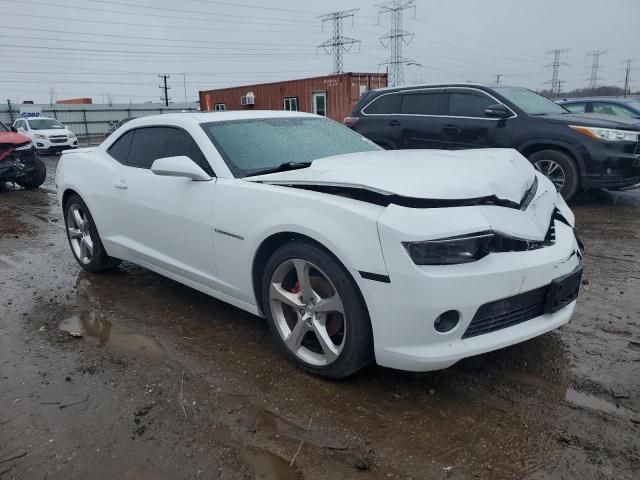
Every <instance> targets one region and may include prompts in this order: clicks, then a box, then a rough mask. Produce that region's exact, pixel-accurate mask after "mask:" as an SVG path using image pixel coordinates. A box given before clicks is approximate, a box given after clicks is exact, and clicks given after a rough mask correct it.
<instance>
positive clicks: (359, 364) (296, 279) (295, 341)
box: [262, 241, 373, 378]
mask: <svg viewBox="0 0 640 480" xmlns="http://www.w3.org/2000/svg"><path fill="white" fill-rule="evenodd" d="M262 292H263V305H264V310H265V313H266V315H267V321H268V322H269V326H270V328H271V330H272V331H273V333H274V334H275V335H276V338H277V339H278V342H279V343H280V345H281V347H282V348H283V349H284V350H285V351H286V353H287V355H288V356H289V358H290V359H292V360H293V361H294V362H295V363H296V364H297V365H298V366H299V367H301V368H302V369H303V370H306V371H308V372H311V373H314V374H316V375H320V376H323V377H327V378H343V377H346V376H349V375H351V374H353V373H355V372H356V371H358V370H360V369H361V368H363V367H365V366H366V365H367V364H368V363H370V362H371V361H372V359H373V335H372V333H371V323H370V320H369V315H368V312H367V309H366V307H365V304H364V301H363V299H362V297H361V295H360V292H359V290H358V288H357V286H356V285H355V283H354V281H353V279H352V278H351V276H350V275H349V273H348V272H347V271H346V270H345V268H344V267H343V266H342V265H341V264H340V263H339V262H338V261H337V260H336V259H335V258H334V257H332V256H331V255H330V254H328V253H327V252H326V251H324V250H323V249H322V248H320V247H318V246H316V245H313V244H312V243H306V242H299V241H294V242H290V243H287V244H285V245H283V246H282V247H280V248H279V249H278V250H276V252H275V253H274V254H273V255H272V257H271V258H270V259H269V260H268V262H267V265H266V268H265V273H264V276H263V282H262Z"/></svg>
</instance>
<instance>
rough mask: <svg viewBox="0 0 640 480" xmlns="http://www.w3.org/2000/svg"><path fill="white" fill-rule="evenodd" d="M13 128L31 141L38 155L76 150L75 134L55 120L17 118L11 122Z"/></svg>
mask: <svg viewBox="0 0 640 480" xmlns="http://www.w3.org/2000/svg"><path fill="white" fill-rule="evenodd" d="M13 126H14V127H15V128H16V130H17V131H18V132H20V133H22V134H23V135H26V136H27V137H29V138H30V139H31V142H32V143H33V144H34V145H35V147H36V149H37V150H38V152H39V153H59V152H61V151H62V150H68V149H70V148H78V138H77V137H76V134H75V133H73V132H72V131H71V130H69V129H68V128H67V127H65V126H64V125H63V124H61V123H60V122H59V121H58V120H56V119H55V118H49V117H36V118H19V119H17V120H16V121H15V122H13Z"/></svg>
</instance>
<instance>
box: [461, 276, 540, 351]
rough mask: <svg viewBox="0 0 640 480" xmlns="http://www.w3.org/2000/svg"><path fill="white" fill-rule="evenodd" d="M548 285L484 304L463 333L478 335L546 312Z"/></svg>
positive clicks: (471, 335) (465, 334) (470, 335)
mask: <svg viewBox="0 0 640 480" xmlns="http://www.w3.org/2000/svg"><path fill="white" fill-rule="evenodd" d="M548 288H549V287H548V285H545V286H544V287H540V288H536V289H535V290H531V291H529V292H525V293H521V294H519V295H515V296H513V297H509V298H505V299H503V300H497V301H495V302H491V303H486V304H484V305H482V306H481V307H480V308H479V309H478V311H477V312H476V314H475V316H474V317H473V320H471V323H470V324H469V326H468V327H467V330H466V331H465V332H464V335H462V338H463V339H464V338H470V337H476V336H478V335H484V334H485V333H491V332H495V331H497V330H501V329H503V328H507V327H511V326H513V325H517V324H519V323H523V322H526V321H527V320H531V319H532V318H535V317H539V316H540V315H542V314H543V313H544V302H545V298H546V295H547V289H548Z"/></svg>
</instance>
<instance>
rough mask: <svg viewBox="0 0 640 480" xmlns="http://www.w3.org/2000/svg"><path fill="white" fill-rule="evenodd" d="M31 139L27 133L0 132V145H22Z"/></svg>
mask: <svg viewBox="0 0 640 480" xmlns="http://www.w3.org/2000/svg"><path fill="white" fill-rule="evenodd" d="M30 141H31V140H30V139H29V137H27V136H26V135H23V134H21V133H15V132H1V133H0V145H21V144H23V143H27V142H30Z"/></svg>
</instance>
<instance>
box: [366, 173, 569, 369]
mask: <svg viewBox="0 0 640 480" xmlns="http://www.w3.org/2000/svg"><path fill="white" fill-rule="evenodd" d="M545 185H546V183H545ZM551 188H552V186H551V187H550V189H549V190H548V191H547V192H544V191H543V192H541V194H540V195H538V196H537V197H536V198H535V199H534V200H533V202H532V203H531V206H530V207H529V208H528V209H527V210H526V211H522V210H517V209H508V208H504V207H495V206H476V207H463V208H460V209H458V208H456V209H432V210H429V211H427V210H410V209H405V210H400V209H395V210H393V209H392V210H389V209H388V212H389V213H388V215H383V216H382V217H381V219H380V220H379V227H378V228H379V235H380V242H381V245H382V251H383V255H384V260H385V264H386V268H387V272H388V274H389V280H390V282H389V283H383V282H376V281H369V280H365V281H362V282H360V283H361V289H362V292H363V296H364V298H365V301H366V303H367V306H368V309H369V314H370V318H371V323H372V329H373V336H374V349H375V356H376V361H377V363H378V364H380V365H382V366H386V367H392V368H398V369H402V370H411V371H428V370H437V369H441V368H446V367H449V366H451V365H453V364H454V363H455V362H457V361H459V360H461V359H462V358H465V357H469V356H473V355H477V354H481V353H485V352H489V351H491V350H495V349H499V348H502V347H506V346H508V345H513V344H516V343H519V342H522V341H524V340H528V339H530V338H533V337H535V336H537V335H541V334H543V333H545V332H548V331H549V330H552V329H554V328H557V327H559V326H560V325H562V324H564V323H566V322H568V321H569V319H570V318H571V315H572V314H573V311H574V308H575V301H572V302H571V303H569V304H568V305H566V306H564V308H561V309H560V310H557V311H555V312H553V313H548V314H545V313H543V311H542V310H540V311H539V313H542V314H537V313H536V314H535V315H536V316H535V317H532V316H531V315H529V316H528V317H523V318H524V320H522V319H521V320H522V321H519V322H518V323H517V324H514V325H511V326H506V327H505V328H501V329H499V330H495V331H490V332H488V333H483V334H481V335H477V336H471V337H469V336H465V332H466V331H467V328H468V327H469V325H470V323H471V321H472V320H473V319H474V317H475V316H476V313H478V310H479V309H480V308H481V307H482V306H484V305H487V304H490V303H492V302H497V301H501V300H505V299H511V298H514V297H517V296H518V295H520V294H523V293H525V292H530V291H533V290H536V289H543V290H544V288H545V287H546V286H548V285H550V284H551V282H552V281H553V280H555V279H558V278H559V277H563V276H565V275H567V274H569V273H571V272H573V271H574V270H575V269H576V267H578V266H579V265H580V258H581V246H580V245H579V243H578V240H577V238H576V236H575V233H574V228H573V226H572V224H573V221H574V218H573V215H572V214H571V212H570V210H569V209H568V208H567V207H566V204H565V203H564V201H562V200H560V199H559V198H558V199H557V197H558V196H557V193H556V192H555V189H554V190H553V191H551ZM543 190H544V189H543ZM556 208H557V209H558V210H560V213H562V216H563V217H564V218H565V219H566V220H567V221H568V223H570V225H567V224H566V223H565V222H564V221H561V220H558V219H556V220H554V226H555V241H554V243H553V244H552V245H549V246H545V247H542V248H539V249H536V250H529V251H510V252H500V253H491V254H489V255H487V256H486V257H484V258H482V259H480V260H478V261H475V262H471V263H466V264H460V265H424V266H421V265H416V264H415V263H414V262H413V261H412V260H411V258H410V257H409V255H408V253H407V251H406V250H405V249H404V247H403V246H402V242H403V241H407V240H415V239H416V237H415V236H414V235H418V234H419V233H418V232H421V231H422V232H424V233H423V234H426V233H427V232H429V233H432V232H438V231H446V232H453V233H454V234H455V233H466V232H457V231H458V229H460V228H469V225H471V226H472V228H478V229H479V230H477V231H482V230H486V229H495V230H497V231H505V232H506V233H508V234H511V235H513V236H516V237H519V238H528V239H540V238H543V237H544V234H545V231H546V229H548V227H549V222H550V218H551V216H552V214H553V213H552V212H553V211H555V209H556ZM435 210H438V211H435ZM543 225H546V227H544V228H543ZM446 236H447V235H443V236H442V237H441V238H445V237H446ZM538 237H539V238H538ZM505 305H506V303H505ZM451 310H453V311H456V312H458V313H459V322H458V324H457V325H456V326H455V327H454V328H453V329H452V330H450V331H448V332H446V333H441V332H439V331H437V330H436V328H435V321H436V319H437V318H438V317H439V316H440V315H442V314H443V313H444V312H447V311H451ZM534 312H538V311H537V310H534ZM500 313H502V312H500Z"/></svg>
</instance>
